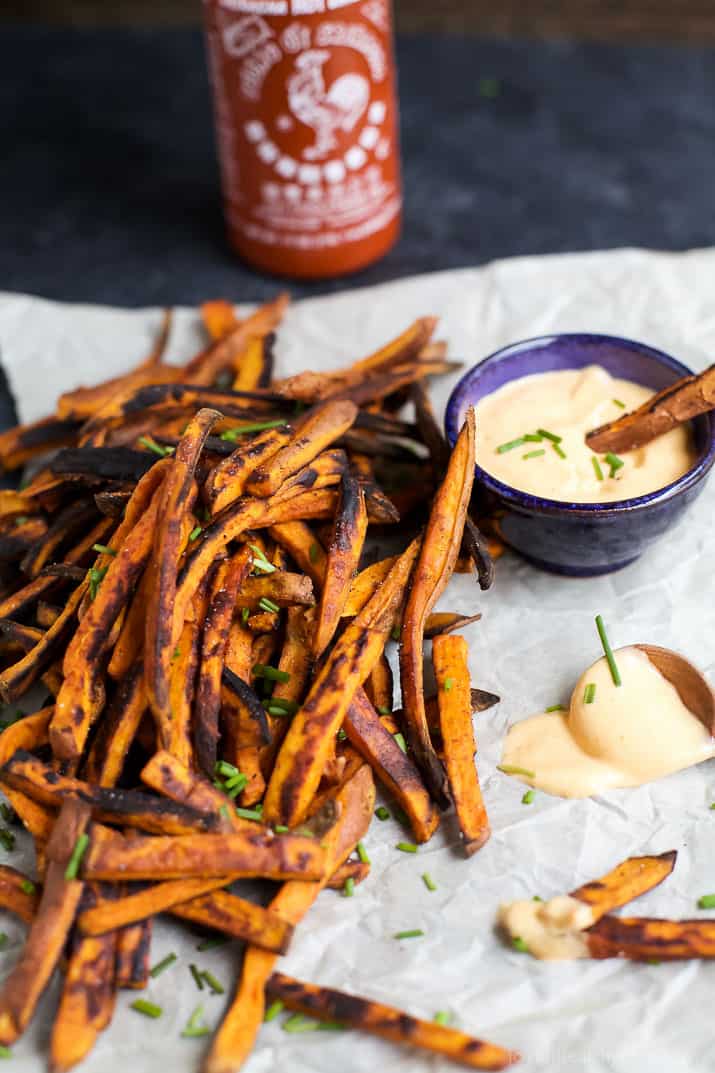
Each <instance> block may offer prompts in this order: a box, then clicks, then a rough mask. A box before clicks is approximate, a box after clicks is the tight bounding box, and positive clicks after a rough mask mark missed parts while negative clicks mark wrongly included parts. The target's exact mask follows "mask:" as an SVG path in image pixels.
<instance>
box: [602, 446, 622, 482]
mask: <svg viewBox="0 0 715 1073" xmlns="http://www.w3.org/2000/svg"><path fill="white" fill-rule="evenodd" d="M603 457H604V459H605V460H606V462H608V464H609V466H610V467H611V472H610V473H609V474H608V476H609V477H615V475H616V474H617V473H618V471H619V469H622V468H623V467H624V466H625V462H624V461H623V459H622V458H619V457H618V455H614V454H613V452H612V451H609V452H608V454H606V455H604V456H603Z"/></svg>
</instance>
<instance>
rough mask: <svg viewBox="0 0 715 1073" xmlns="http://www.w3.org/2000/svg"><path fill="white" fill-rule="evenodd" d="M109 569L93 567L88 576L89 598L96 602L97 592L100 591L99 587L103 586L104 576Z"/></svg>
mask: <svg viewBox="0 0 715 1073" xmlns="http://www.w3.org/2000/svg"><path fill="white" fill-rule="evenodd" d="M108 569H109V567H107V566H102V567H99V566H93V567H92V568H91V570H90V571H89V573H88V575H87V576H88V578H89V598H90V600H96V599H97V592H98V591H99V586H100V585H101V584H102V581H103V580H104V576H105V574H106V573H107V570H108Z"/></svg>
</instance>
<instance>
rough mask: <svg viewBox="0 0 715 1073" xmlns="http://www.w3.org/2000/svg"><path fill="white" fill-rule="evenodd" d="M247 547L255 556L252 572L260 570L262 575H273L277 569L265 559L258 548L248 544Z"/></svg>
mask: <svg viewBox="0 0 715 1073" xmlns="http://www.w3.org/2000/svg"><path fill="white" fill-rule="evenodd" d="M248 546H249V548H250V549H251V551H252V552H253V554H254V556H255V558H254V560H253V568H254V570H261V571H263V573H264V574H275V572H276V570H277V569H278V567H276V566H274V565H273V563H272V562H271V561H270V560H269V559H267V558H266V556H265V555H264V554H263V552H262V551H261V549H260V548H259V547H258V544H249V545H248Z"/></svg>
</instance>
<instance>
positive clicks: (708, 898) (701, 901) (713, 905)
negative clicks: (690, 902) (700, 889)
mask: <svg viewBox="0 0 715 1073" xmlns="http://www.w3.org/2000/svg"><path fill="white" fill-rule="evenodd" d="M698 909H715V894H703V895H702V897H700V898H698Z"/></svg>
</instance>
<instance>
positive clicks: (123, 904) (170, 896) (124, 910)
mask: <svg viewBox="0 0 715 1073" xmlns="http://www.w3.org/2000/svg"><path fill="white" fill-rule="evenodd" d="M230 881H231V876H219V877H218V878H216V877H212V878H211V879H170V880H168V881H167V882H166V883H157V884H155V885H153V886H148V887H144V888H143V889H141V890H138V891H134V892H133V893H131V894H125V895H123V896H122V897H119V898H115V897H112V898H104V899H97V900H96V902H95V904H94V905H92V906H88V907H86V908H84V907H83V908H82V911H81V912H80V914H79V916H78V917H77V927H78V928H79V930H80V931H81V932H82V934H83V935H104V934H105V933H106V932H108V931H113V930H114V929H115V928H123V927H126V926H127V925H129V924H136V923H138V922H139V921H141V920H146V919H147V918H148V917H153V916H155V915H156V914H157V913H163V912H165V911H166V910H167V909H171V908H172V906H174V905H181V904H182V903H183V902H186V901H189V900H191V899H192V898H197V897H199V895H202V894H206V893H207V892H208V891H212V890H216V888H217V887H221V886H225V885H226V884H227V883H229V882H230Z"/></svg>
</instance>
